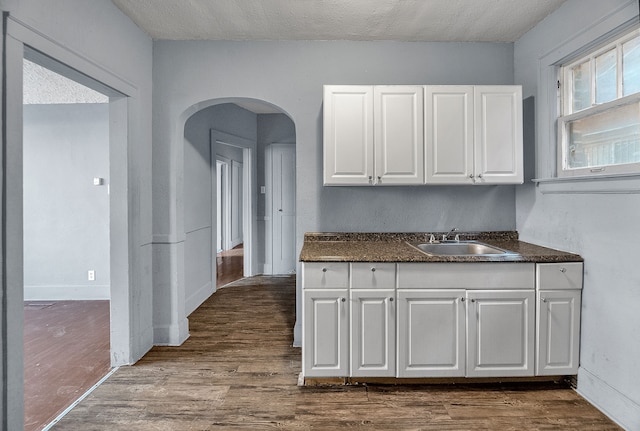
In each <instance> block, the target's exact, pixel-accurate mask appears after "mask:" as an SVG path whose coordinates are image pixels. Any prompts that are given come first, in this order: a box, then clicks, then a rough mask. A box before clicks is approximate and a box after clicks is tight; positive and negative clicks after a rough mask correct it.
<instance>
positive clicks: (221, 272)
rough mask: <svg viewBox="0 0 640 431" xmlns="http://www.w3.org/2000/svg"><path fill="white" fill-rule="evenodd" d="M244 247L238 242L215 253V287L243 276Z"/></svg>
mask: <svg viewBox="0 0 640 431" xmlns="http://www.w3.org/2000/svg"><path fill="white" fill-rule="evenodd" d="M243 261H244V248H243V245H242V244H240V245H238V246H236V247H234V248H233V249H231V250H227V251H223V252H220V253H218V254H217V255H216V287H222V286H224V285H225V284H229V283H231V282H232V281H236V280H240V279H241V278H242V276H243V268H244V265H243V263H244V262H243Z"/></svg>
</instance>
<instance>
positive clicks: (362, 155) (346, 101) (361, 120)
mask: <svg viewBox="0 0 640 431" xmlns="http://www.w3.org/2000/svg"><path fill="white" fill-rule="evenodd" d="M323 133H324V184H325V185H360V184H369V183H370V181H371V179H372V178H373V175H374V172H373V87H372V86H370V85H325V87H324V123H323Z"/></svg>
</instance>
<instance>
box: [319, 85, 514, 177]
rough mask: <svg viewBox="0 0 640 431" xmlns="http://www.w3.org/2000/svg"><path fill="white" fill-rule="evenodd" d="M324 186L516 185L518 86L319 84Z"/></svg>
mask: <svg viewBox="0 0 640 431" xmlns="http://www.w3.org/2000/svg"><path fill="white" fill-rule="evenodd" d="M323 127H324V129H323V131H324V184H325V185H344V186H349V185H416V184H427V185H430V184H468V185H474V184H522V182H523V179H524V175H523V159H522V157H523V156H522V153H523V150H522V88H521V87H520V86H518V85H475V86H474V85H427V86H419V85H325V87H324V126H323Z"/></svg>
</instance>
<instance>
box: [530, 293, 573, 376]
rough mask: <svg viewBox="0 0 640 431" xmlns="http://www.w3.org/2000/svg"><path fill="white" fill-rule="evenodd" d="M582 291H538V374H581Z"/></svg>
mask: <svg viewBox="0 0 640 431" xmlns="http://www.w3.org/2000/svg"><path fill="white" fill-rule="evenodd" d="M580 296H581V291H580V290H564V291H562V290H543V291H540V292H538V301H537V303H538V307H537V316H536V317H537V337H536V340H537V343H536V375H540V376H544V375H568V374H577V373H578V356H579V349H580V306H581V300H580Z"/></svg>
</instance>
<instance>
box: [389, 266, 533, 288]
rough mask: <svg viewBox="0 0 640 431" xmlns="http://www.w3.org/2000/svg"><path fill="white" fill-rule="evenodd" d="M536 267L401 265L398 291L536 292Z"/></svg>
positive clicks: (399, 267)
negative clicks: (534, 290) (519, 290)
mask: <svg viewBox="0 0 640 431" xmlns="http://www.w3.org/2000/svg"><path fill="white" fill-rule="evenodd" d="M534 277H535V270H534V264H533V263H510V262H495V263H494V262H491V263H484V262H483V263H400V264H398V289H533V286H534V285H535V284H534V283H535V281H534Z"/></svg>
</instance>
